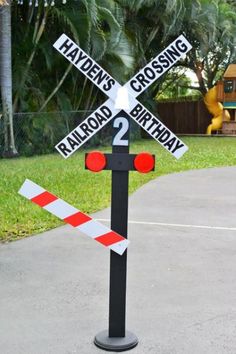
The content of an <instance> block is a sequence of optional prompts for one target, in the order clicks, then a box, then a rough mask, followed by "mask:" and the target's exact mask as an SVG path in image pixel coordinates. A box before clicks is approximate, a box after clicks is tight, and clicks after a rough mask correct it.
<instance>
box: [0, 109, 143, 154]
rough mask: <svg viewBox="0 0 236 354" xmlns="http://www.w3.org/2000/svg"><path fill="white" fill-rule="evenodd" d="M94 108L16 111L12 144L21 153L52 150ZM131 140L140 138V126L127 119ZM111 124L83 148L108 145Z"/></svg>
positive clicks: (0, 146)
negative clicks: (59, 110) (88, 109)
mask: <svg viewBox="0 0 236 354" xmlns="http://www.w3.org/2000/svg"><path fill="white" fill-rule="evenodd" d="M92 112H93V111H62V112H36V113H35V112H31V113H15V114H14V116H13V124H14V138H15V146H16V149H17V151H18V153H19V155H20V156H33V155H41V154H48V153H53V152H55V151H56V150H55V145H56V144H57V143H58V142H59V141H60V140H61V139H63V138H64V137H65V136H66V135H67V134H68V133H70V132H71V131H72V130H73V129H74V128H76V127H77V125H78V124H80V123H81V122H82V121H83V120H84V119H85V118H86V117H88V115H90V114H91V113H92ZM130 125H131V128H130V132H131V140H136V139H139V138H140V128H139V127H138V125H137V124H135V122H134V121H133V120H131V122H130ZM111 137H112V123H111V122H109V123H108V124H107V125H106V126H105V127H103V128H102V129H101V130H100V131H99V132H98V133H96V134H95V135H94V136H93V137H92V138H91V139H90V140H89V141H88V142H86V143H85V144H84V147H96V146H105V145H109V144H111ZM4 144H5V142H4V121H3V119H0V155H1V156H2V155H3V152H4V148H5V145H4Z"/></svg>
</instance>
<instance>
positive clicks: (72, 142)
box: [67, 136, 79, 150]
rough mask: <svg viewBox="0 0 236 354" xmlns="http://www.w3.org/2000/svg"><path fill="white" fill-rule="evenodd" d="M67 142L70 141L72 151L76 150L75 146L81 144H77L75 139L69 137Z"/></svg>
mask: <svg viewBox="0 0 236 354" xmlns="http://www.w3.org/2000/svg"><path fill="white" fill-rule="evenodd" d="M67 141H68V143H69V144H70V147H71V149H72V150H74V149H75V146H79V144H78V143H77V141H75V140H74V139H72V138H70V137H69V136H68V138H67Z"/></svg>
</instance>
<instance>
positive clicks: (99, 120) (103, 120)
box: [94, 113, 107, 125]
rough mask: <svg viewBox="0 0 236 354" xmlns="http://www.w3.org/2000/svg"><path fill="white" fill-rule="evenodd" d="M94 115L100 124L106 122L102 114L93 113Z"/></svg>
mask: <svg viewBox="0 0 236 354" xmlns="http://www.w3.org/2000/svg"><path fill="white" fill-rule="evenodd" d="M94 115H95V117H96V118H97V121H98V123H99V124H100V125H103V122H106V121H107V118H106V117H104V116H102V115H101V114H99V113H95V114H94Z"/></svg>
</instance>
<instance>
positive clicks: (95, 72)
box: [87, 64, 100, 79]
mask: <svg viewBox="0 0 236 354" xmlns="http://www.w3.org/2000/svg"><path fill="white" fill-rule="evenodd" d="M99 69H100V68H99V66H98V65H97V64H94V65H93V66H92V67H91V69H90V70H89V71H88V72H87V75H88V76H89V77H90V78H91V79H94V77H93V76H94V74H97V71H98V70H99Z"/></svg>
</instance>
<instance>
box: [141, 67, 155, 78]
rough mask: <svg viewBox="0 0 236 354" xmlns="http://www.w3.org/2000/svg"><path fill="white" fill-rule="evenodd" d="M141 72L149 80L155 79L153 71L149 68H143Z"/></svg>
mask: <svg viewBox="0 0 236 354" xmlns="http://www.w3.org/2000/svg"><path fill="white" fill-rule="evenodd" d="M143 72H144V74H145V75H146V76H147V77H148V78H149V79H151V80H153V79H155V77H156V75H155V73H154V71H153V70H152V69H151V68H149V67H147V68H145V69H144V70H143Z"/></svg>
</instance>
